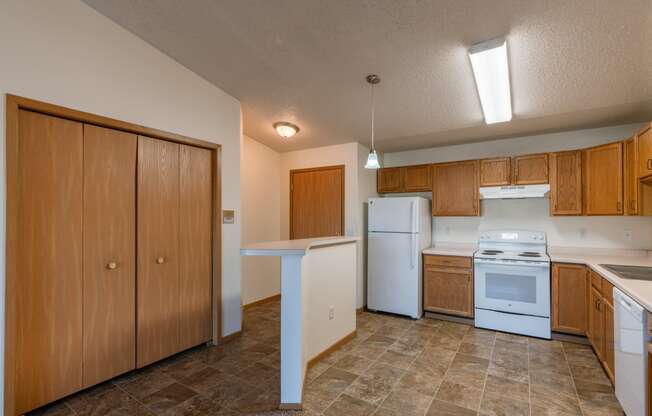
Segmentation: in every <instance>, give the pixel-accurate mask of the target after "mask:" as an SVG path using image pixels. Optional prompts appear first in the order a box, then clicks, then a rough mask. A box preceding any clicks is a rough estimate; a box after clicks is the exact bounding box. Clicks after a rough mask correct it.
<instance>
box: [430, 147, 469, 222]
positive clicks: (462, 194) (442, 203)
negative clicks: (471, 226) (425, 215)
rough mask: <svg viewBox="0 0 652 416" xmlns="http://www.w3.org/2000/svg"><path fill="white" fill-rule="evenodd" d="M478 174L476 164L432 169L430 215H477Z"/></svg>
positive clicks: (464, 163)
mask: <svg viewBox="0 0 652 416" xmlns="http://www.w3.org/2000/svg"><path fill="white" fill-rule="evenodd" d="M478 173H479V162H478V161H477V160H469V161H464V162H452V163H438V164H436V165H432V215H433V216H478V215H480V195H479V189H478V188H479V186H478V177H479V175H478Z"/></svg>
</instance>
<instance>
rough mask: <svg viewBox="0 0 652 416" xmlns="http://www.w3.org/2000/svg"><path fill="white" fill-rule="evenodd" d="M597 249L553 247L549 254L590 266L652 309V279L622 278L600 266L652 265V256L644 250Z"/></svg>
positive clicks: (552, 259)
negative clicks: (581, 249)
mask: <svg viewBox="0 0 652 416" xmlns="http://www.w3.org/2000/svg"><path fill="white" fill-rule="evenodd" d="M596 251H597V252H592V253H587V252H586V251H584V252H582V251H579V250H578V249H563V248H554V249H553V248H551V249H550V250H549V252H548V255H549V256H550V260H551V261H553V262H555V263H576V264H584V265H586V266H588V267H590V268H591V269H592V270H593V271H595V272H596V273H598V274H599V275H600V276H602V277H604V278H605V279H607V280H608V281H609V282H611V283H612V284H613V285H614V286H616V287H617V288H618V289H620V290H621V291H622V292H623V293H625V294H626V295H627V296H629V297H631V298H632V299H634V300H635V301H636V302H638V303H639V304H640V305H641V306H643V307H644V308H645V309H647V310H648V311H652V281H649V282H648V281H643V280H632V279H622V278H620V277H618V276H616V275H615V274H613V273H612V272H610V271H608V270H607V269H605V268H604V267H601V266H600V264H618V265H623V266H647V267H652V256H650V255H649V254H648V252H646V251H643V250H631V251H626V250H608V251H607V250H603V249H598V250H596ZM608 253H611V254H608Z"/></svg>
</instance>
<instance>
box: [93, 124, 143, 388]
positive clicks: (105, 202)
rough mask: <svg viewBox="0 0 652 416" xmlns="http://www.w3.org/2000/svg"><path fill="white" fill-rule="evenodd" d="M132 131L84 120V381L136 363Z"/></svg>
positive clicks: (97, 379) (105, 376)
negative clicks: (92, 123)
mask: <svg viewBox="0 0 652 416" xmlns="http://www.w3.org/2000/svg"><path fill="white" fill-rule="evenodd" d="M137 140H138V139H137V136H136V135H135V134H130V133H124V132H121V131H117V130H111V129H107V128H103V127H96V126H91V125H84V244H83V247H84V331H83V332H84V352H83V358H84V383H83V387H89V386H92V385H94V384H97V383H100V382H102V381H104V380H108V379H109V378H111V377H115V376H117V375H119V374H122V373H126V372H127V371H129V370H132V369H134V367H135V364H136V320H135V317H136V182H135V180H134V178H135V177H136V151H137V150H136V146H137Z"/></svg>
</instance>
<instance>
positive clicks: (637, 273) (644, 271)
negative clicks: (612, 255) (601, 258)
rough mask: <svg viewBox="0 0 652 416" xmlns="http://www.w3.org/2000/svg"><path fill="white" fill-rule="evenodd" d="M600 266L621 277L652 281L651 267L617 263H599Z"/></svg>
mask: <svg viewBox="0 0 652 416" xmlns="http://www.w3.org/2000/svg"><path fill="white" fill-rule="evenodd" d="M600 266H601V267H604V268H605V269H607V270H609V271H610V272H612V273H613V274H615V275H616V276H618V277H620V278H623V279H632V280H649V281H652V267H644V266H621V265H617V264H601V265H600Z"/></svg>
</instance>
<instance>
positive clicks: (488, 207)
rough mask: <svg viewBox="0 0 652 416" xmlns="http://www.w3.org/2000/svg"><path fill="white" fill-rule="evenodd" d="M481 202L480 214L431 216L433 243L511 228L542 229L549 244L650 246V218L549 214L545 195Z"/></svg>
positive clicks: (474, 239)
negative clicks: (542, 196)
mask: <svg viewBox="0 0 652 416" xmlns="http://www.w3.org/2000/svg"><path fill="white" fill-rule="evenodd" d="M424 196H425V195H424ZM481 204H482V206H481V207H482V208H481V209H482V216H480V217H433V221H432V223H433V234H432V239H433V245H436V244H442V243H449V242H461V243H466V242H468V243H474V242H477V240H478V235H479V233H480V232H481V231H486V230H492V229H508V228H512V229H522V230H536V231H545V232H546V234H547V236H548V244H549V245H551V246H568V247H603V248H628V249H652V217H625V216H617V217H606V216H605V217H587V216H581V217H575V216H569V217H559V216H555V217H552V216H550V214H549V200H548V199H547V198H532V199H512V200H483V201H481Z"/></svg>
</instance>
